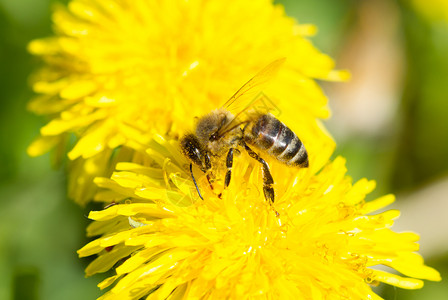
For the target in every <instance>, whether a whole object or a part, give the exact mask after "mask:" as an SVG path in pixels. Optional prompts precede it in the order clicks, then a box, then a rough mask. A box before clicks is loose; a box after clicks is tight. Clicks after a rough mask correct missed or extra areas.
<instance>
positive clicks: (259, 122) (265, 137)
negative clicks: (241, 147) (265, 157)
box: [244, 114, 308, 168]
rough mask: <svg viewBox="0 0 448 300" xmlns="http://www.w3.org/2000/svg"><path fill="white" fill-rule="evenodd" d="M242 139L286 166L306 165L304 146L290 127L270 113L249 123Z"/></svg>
mask: <svg viewBox="0 0 448 300" xmlns="http://www.w3.org/2000/svg"><path fill="white" fill-rule="evenodd" d="M244 140H245V142H246V143H247V144H249V145H253V146H255V147H257V148H258V149H260V150H264V151H266V152H267V153H268V154H270V155H271V156H273V157H275V158H276V159H278V160H279V161H281V162H282V163H284V164H287V165H288V166H293V167H302V168H306V167H308V153H307V152H306V150H305V146H303V144H302V142H301V141H300V139H299V138H298V137H297V135H296V134H295V133H294V132H292V130H291V129H289V128H288V127H286V125H285V124H283V123H282V122H280V121H279V120H277V119H276V118H275V117H274V116H273V115H271V114H265V115H261V116H259V117H258V118H257V119H256V120H255V122H253V123H252V124H250V125H249V126H248V127H247V128H246V130H245V134H244Z"/></svg>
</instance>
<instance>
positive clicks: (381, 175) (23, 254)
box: [0, 0, 448, 300]
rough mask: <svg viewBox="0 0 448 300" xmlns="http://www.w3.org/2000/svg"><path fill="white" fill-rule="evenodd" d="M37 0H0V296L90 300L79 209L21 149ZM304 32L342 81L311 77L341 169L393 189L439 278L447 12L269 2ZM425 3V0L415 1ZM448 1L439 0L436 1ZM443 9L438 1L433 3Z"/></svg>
mask: <svg viewBox="0 0 448 300" xmlns="http://www.w3.org/2000/svg"><path fill="white" fill-rule="evenodd" d="M54 2H55V1H49V0H0V62H1V63H0V66H1V69H0V85H1V93H0V97H1V98H0V100H1V102H0V103H1V110H0V114H1V115H0V128H2V129H1V131H0V138H1V139H0V176H1V180H0V201H1V203H0V279H1V280H0V299H49V300H52V299H94V298H96V297H98V296H99V295H101V293H100V291H99V290H98V288H97V287H96V284H97V283H98V282H99V281H100V280H102V278H100V276H96V277H94V278H88V279H85V278H84V271H83V269H84V268H85V266H86V265H87V260H86V259H82V260H80V259H78V257H77V255H76V250H77V249H79V248H80V247H82V246H83V245H84V244H85V242H86V238H85V235H84V232H85V227H86V225H87V224H88V220H87V218H86V217H85V215H86V214H87V212H88V210H87V209H81V208H79V207H78V206H76V205H75V204H74V203H72V202H71V201H69V200H67V199H66V191H65V177H64V172H63V171H62V170H53V169H51V166H50V165H51V163H50V158H49V156H48V155H45V156H43V157H38V158H30V157H28V156H27V155H26V152H25V150H26V147H27V146H28V144H29V143H30V142H31V141H32V140H33V138H34V137H36V136H37V134H38V131H39V128H40V127H41V126H42V125H43V124H44V123H43V120H42V119H40V118H38V117H36V116H33V115H32V114H30V113H28V112H27V111H26V108H25V107H26V103H27V101H28V100H29V99H30V98H31V96H32V92H31V91H30V88H29V85H28V83H27V78H28V76H29V74H30V72H31V71H32V70H33V69H35V68H36V67H37V66H38V64H39V62H38V61H37V60H36V59H35V58H33V57H31V56H30V55H29V54H27V52H26V45H27V43H28V42H29V41H30V40H32V39H34V38H39V37H44V36H48V35H50V34H51V21H50V11H51V8H50V7H51V4H52V3H54ZM59 2H66V1H59ZM277 2H278V3H282V4H284V6H285V9H286V11H287V13H288V14H289V15H291V16H294V17H296V18H297V19H298V20H299V22H300V23H313V24H315V25H317V27H318V28H319V32H318V34H317V36H315V37H314V38H313V41H314V43H315V44H316V45H317V47H318V48H319V49H320V50H321V51H323V52H325V53H328V54H330V55H331V56H332V57H334V58H335V60H336V61H337V67H338V68H340V69H350V70H351V72H352V74H353V79H352V80H351V81H350V82H348V83H322V85H323V87H324V89H325V91H326V93H327V94H328V96H329V98H330V106H331V108H332V110H333V117H332V119H331V120H330V121H328V122H326V123H327V124H326V126H327V128H328V129H329V131H330V132H331V133H332V134H333V136H334V137H335V139H336V141H337V144H338V148H337V149H336V153H335V155H343V156H345V157H346V158H347V166H348V169H349V171H348V173H349V174H350V175H351V176H352V177H353V178H354V180H357V179H360V178H362V177H367V178H369V179H375V180H376V181H377V183H378V184H377V189H376V191H375V192H374V193H373V194H372V195H370V199H373V198H374V197H375V196H379V195H382V194H386V193H395V194H397V203H396V204H395V207H397V208H399V209H401V210H402V213H403V215H402V217H401V218H400V220H399V221H398V222H397V226H398V229H402V228H403V229H404V228H408V229H412V230H414V231H417V232H419V233H421V234H422V251H421V252H422V253H423V255H424V257H425V259H426V261H427V264H429V265H430V266H433V267H436V268H437V269H438V270H439V271H441V273H442V277H446V275H448V266H447V265H448V244H447V243H448V234H447V233H446V232H447V231H448V230H447V229H448V223H447V220H448V201H447V200H448V199H447V198H448V196H447V195H448V172H447V170H448V101H447V100H448V99H447V98H448V55H447V54H448V19H446V20H444V19H443V18H440V19H437V17H436V18H432V17H430V16H428V15H424V14H421V13H420V12H418V11H416V10H415V9H413V6H411V5H410V4H409V3H408V1H406V0H403V1H393V0H371V1H359V0H357V1H355V0H339V1H334V0H318V1H309V0H308V1H306V0H300V1H297V0H296V1H293V0H290V1H277ZM427 2H428V5H431V1H427ZM447 6H448V5H447ZM445 9H446V10H448V8H445ZM378 292H379V293H381V295H382V296H383V297H384V298H385V299H399V300H400V299H448V285H447V284H446V283H443V282H442V283H432V282H426V283H425V287H424V288H423V289H422V290H418V291H406V290H402V289H395V288H391V287H384V288H379V289H378Z"/></svg>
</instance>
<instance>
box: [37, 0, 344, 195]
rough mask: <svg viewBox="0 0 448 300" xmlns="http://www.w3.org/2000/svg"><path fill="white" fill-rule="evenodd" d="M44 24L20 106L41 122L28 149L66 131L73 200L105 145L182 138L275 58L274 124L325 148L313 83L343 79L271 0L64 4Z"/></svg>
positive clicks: (107, 158) (102, 166)
mask: <svg viewBox="0 0 448 300" xmlns="http://www.w3.org/2000/svg"><path fill="white" fill-rule="evenodd" d="M53 22H54V31H55V35H54V36H53V37H50V38H46V39H38V40H34V41H32V42H31V43H30V44H29V51H30V52H31V53H32V54H34V55H36V56H39V57H41V58H42V60H43V61H44V63H45V64H44V66H43V67H42V68H41V69H40V71H39V72H36V74H35V75H34V77H33V89H34V91H35V92H36V93H38V94H39V96H38V97H36V99H34V100H33V101H32V102H31V103H30V105H29V108H30V109H31V110H32V111H34V112H35V113H37V114H41V115H46V116H48V117H49V118H50V122H49V123H48V124H47V125H45V126H44V127H43V128H42V129H41V131H40V133H41V137H40V138H39V139H37V140H36V141H35V142H34V143H33V144H32V145H31V146H30V147H29V149H28V150H29V151H28V152H29V153H30V154H31V155H40V154H42V153H44V152H46V151H48V150H50V149H52V148H54V147H55V146H59V148H61V145H62V148H64V147H65V146H64V145H65V144H66V140H67V139H68V137H70V135H73V134H74V135H75V136H76V142H75V144H74V146H73V148H72V149H70V151H69V152H68V157H69V159H70V160H73V161H74V163H73V167H72V171H71V177H70V183H69V185H70V188H69V190H70V191H72V192H71V196H72V197H74V198H75V199H76V201H77V202H79V203H85V202H87V201H89V197H90V196H91V195H92V194H93V192H94V186H93V185H92V184H90V182H91V181H92V180H93V178H95V177H96V176H99V175H102V176H108V175H109V174H110V173H109V174H108V173H107V170H109V169H110V165H111V164H110V162H111V158H113V157H114V154H115V151H114V150H115V149H117V148H118V147H122V148H126V149H133V150H141V151H144V149H143V146H142V145H144V144H146V143H147V142H148V141H149V140H150V138H151V135H152V132H159V133H160V132H163V133H165V132H169V133H170V134H171V135H177V134H180V133H182V132H183V130H184V128H189V127H191V126H192V123H193V120H194V117H195V116H201V115H203V114H204V113H207V112H208V111H209V110H211V109H215V108H217V107H219V106H220V105H221V104H223V103H224V102H225V100H227V98H228V97H230V96H231V95H232V94H233V93H234V92H235V91H236V90H237V89H238V88H239V87H240V86H241V85H242V84H243V83H244V82H245V81H247V80H248V79H249V78H248V77H251V76H252V75H253V74H255V73H256V72H257V71H258V70H260V69H261V68H262V67H264V66H265V65H267V64H268V63H269V62H271V61H273V60H274V59H277V58H280V57H286V58H287V62H286V64H285V66H284V68H283V69H282V70H281V71H280V72H279V75H278V80H274V82H273V83H272V85H271V86H270V89H269V90H270V91H272V92H271V93H269V94H272V95H276V98H275V99H273V101H274V102H275V103H276V105H277V106H278V108H279V110H280V111H281V113H282V119H283V121H285V122H286V123H288V125H289V126H290V127H292V128H293V129H295V130H297V131H299V132H301V131H307V132H310V133H313V134H314V135H315V136H314V138H313V140H315V141H316V144H319V145H316V146H320V147H321V148H326V149H328V148H330V149H332V148H333V147H334V146H333V143H332V141H331V140H330V138H329V137H328V135H327V134H326V132H325V131H324V130H323V129H322V127H321V125H320V124H319V121H318V120H319V119H324V118H327V117H328V116H329V110H328V107H327V99H326V97H325V95H324V94H323V92H322V91H321V89H320V88H319V87H318V85H317V84H316V82H315V81H314V79H324V80H343V79H345V78H347V76H348V74H347V73H346V72H342V71H334V70H333V68H334V63H333V61H332V60H331V59H330V58H329V57H328V56H327V55H324V54H322V53H320V52H319V51H318V50H317V49H316V48H315V47H314V46H313V45H312V44H311V42H310V41H309V40H308V39H307V36H308V35H311V34H313V33H314V31H315V28H314V27H313V26H311V25H299V24H297V22H296V21H295V20H293V19H292V18H290V17H288V16H286V15H285V12H284V10H283V7H281V6H280V5H273V4H272V1H270V0H255V1H231V2H226V1H220V0H207V1H204V0H202V1H201V0H189V1H185V0H175V1H154V0H122V1H118V0H104V1H99V0H92V1H85V0H72V1H70V3H69V4H68V7H67V8H66V7H63V6H58V7H56V9H55V11H54V14H53ZM317 141H319V142H317ZM126 151H127V150H126ZM327 152H330V153H331V151H327ZM128 154H129V153H128V152H127V153H126V154H125V155H124V156H126V157H128ZM131 155H132V151H131Z"/></svg>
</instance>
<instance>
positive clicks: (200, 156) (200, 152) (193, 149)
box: [180, 134, 211, 172]
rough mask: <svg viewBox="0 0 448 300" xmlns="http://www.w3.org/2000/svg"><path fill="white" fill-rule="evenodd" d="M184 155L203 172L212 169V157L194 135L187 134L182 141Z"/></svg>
mask: <svg viewBox="0 0 448 300" xmlns="http://www.w3.org/2000/svg"><path fill="white" fill-rule="evenodd" d="M180 147H181V149H182V153H183V154H184V155H185V156H186V157H187V158H189V159H190V161H192V162H193V163H194V164H196V165H197V166H198V167H199V168H201V170H202V171H203V172H206V171H207V170H209V169H210V168H211V163H210V157H209V155H208V153H207V151H206V150H204V148H203V147H202V146H201V143H200V142H199V140H198V138H197V137H196V136H195V135H194V134H187V135H185V136H184V137H183V138H182V139H181V140H180Z"/></svg>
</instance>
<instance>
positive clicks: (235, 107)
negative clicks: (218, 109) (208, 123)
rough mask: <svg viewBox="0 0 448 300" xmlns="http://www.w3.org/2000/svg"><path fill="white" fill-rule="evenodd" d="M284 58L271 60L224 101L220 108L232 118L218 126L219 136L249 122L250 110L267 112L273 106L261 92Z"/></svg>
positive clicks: (251, 115)
mask: <svg viewBox="0 0 448 300" xmlns="http://www.w3.org/2000/svg"><path fill="white" fill-rule="evenodd" d="M285 60H286V58H280V59H277V60H275V61H273V62H271V63H270V64H269V65H267V66H266V67H264V68H263V69H262V70H261V71H260V72H258V73H257V74H256V75H255V76H254V77H252V78H251V79H250V80H249V81H248V82H246V83H245V84H244V85H243V86H242V87H241V88H240V89H239V90H238V91H237V92H236V93H235V94H234V95H233V96H232V97H230V99H229V100H227V101H226V103H224V105H223V106H222V108H224V109H225V110H227V111H229V112H231V113H232V114H233V115H234V119H233V120H232V121H231V122H229V123H227V125H225V126H223V127H221V128H220V130H219V131H218V135H219V136H221V135H223V134H225V133H226V132H228V131H229V130H232V129H234V128H235V127H237V126H239V125H241V124H244V123H248V122H250V120H251V117H253V115H254V114H251V113H250V111H252V110H253V111H257V112H264V113H267V112H269V111H270V110H272V109H273V108H274V107H275V106H274V105H272V103H270V101H269V99H268V98H267V97H266V96H265V95H264V94H263V93H262V90H263V89H264V88H265V87H266V85H267V83H269V81H270V80H271V79H272V78H273V77H275V75H276V74H277V72H278V70H279V69H280V67H281V66H282V65H283V63H284V62H285Z"/></svg>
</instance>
